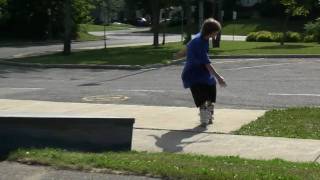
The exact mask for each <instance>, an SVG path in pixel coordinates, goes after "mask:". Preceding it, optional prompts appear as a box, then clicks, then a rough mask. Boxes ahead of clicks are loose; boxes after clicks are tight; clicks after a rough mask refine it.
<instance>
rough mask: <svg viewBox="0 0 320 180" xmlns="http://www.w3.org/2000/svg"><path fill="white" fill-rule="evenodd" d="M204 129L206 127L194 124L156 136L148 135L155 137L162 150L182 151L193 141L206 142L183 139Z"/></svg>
mask: <svg viewBox="0 0 320 180" xmlns="http://www.w3.org/2000/svg"><path fill="white" fill-rule="evenodd" d="M205 130H207V128H203V127H201V126H196V127H194V128H193V129H185V130H179V131H177V130H174V131H169V132H168V133H165V134H163V135H162V136H161V137H158V136H156V135H150V136H152V137H154V138H155V139H156V145H157V146H158V147H160V148H162V150H163V151H164V152H182V151H183V148H184V147H185V146H187V145H189V144H192V143H195V142H198V143H199V142H207V141H199V140H192V141H183V140H185V139H188V138H191V137H193V136H195V135H198V134H200V133H202V132H204V131H205Z"/></svg>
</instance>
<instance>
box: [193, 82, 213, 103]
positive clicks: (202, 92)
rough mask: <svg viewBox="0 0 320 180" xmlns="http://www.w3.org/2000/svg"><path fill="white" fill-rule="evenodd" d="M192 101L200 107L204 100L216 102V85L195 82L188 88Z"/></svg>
mask: <svg viewBox="0 0 320 180" xmlns="http://www.w3.org/2000/svg"><path fill="white" fill-rule="evenodd" d="M190 90H191V93H192V97H193V100H194V103H195V104H196V106H197V107H200V106H201V105H202V104H204V103H205V102H206V101H211V102H214V103H215V102H216V97H217V88H216V85H215V84H214V85H207V84H196V85H193V86H191V88H190Z"/></svg>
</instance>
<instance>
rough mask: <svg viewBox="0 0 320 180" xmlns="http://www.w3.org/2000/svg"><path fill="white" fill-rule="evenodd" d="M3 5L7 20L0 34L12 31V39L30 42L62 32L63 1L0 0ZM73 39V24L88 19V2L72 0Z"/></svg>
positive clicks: (89, 5) (53, 36)
mask: <svg viewBox="0 0 320 180" xmlns="http://www.w3.org/2000/svg"><path fill="white" fill-rule="evenodd" d="M0 1H1V6H2V4H4V3H3V2H6V3H5V4H6V12H7V19H6V20H5V22H2V27H3V28H1V30H0V31H2V32H3V31H6V32H12V33H13V34H14V35H15V37H26V38H33V39H47V38H49V37H52V38H61V37H62V36H63V32H64V24H63V22H64V21H63V19H64V14H65V13H64V8H63V2H64V0H0ZM71 3H72V20H73V21H74V26H73V28H72V32H73V36H75V34H76V33H75V32H76V31H77V26H76V24H79V23H83V22H86V21H88V20H90V16H89V13H90V10H91V9H92V8H93V6H92V4H90V0H72V1H71Z"/></svg>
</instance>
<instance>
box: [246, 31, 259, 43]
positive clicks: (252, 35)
mask: <svg viewBox="0 0 320 180" xmlns="http://www.w3.org/2000/svg"><path fill="white" fill-rule="evenodd" d="M246 41H249V42H255V41H257V33H256V32H251V33H249V34H248V35H247V38H246Z"/></svg>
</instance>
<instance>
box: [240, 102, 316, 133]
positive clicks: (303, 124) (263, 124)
mask: <svg viewBox="0 0 320 180" xmlns="http://www.w3.org/2000/svg"><path fill="white" fill-rule="evenodd" d="M235 134H239V135H252V136H268V137H269V136H273V137H288V138H303V139H320V108H309V107H305V108H289V109H284V110H272V111H268V112H267V113H266V114H265V115H264V116H262V117H259V118H258V119H257V120H256V121H254V122H251V123H249V124H247V125H245V126H243V127H241V129H239V130H238V131H236V132H235Z"/></svg>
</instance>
